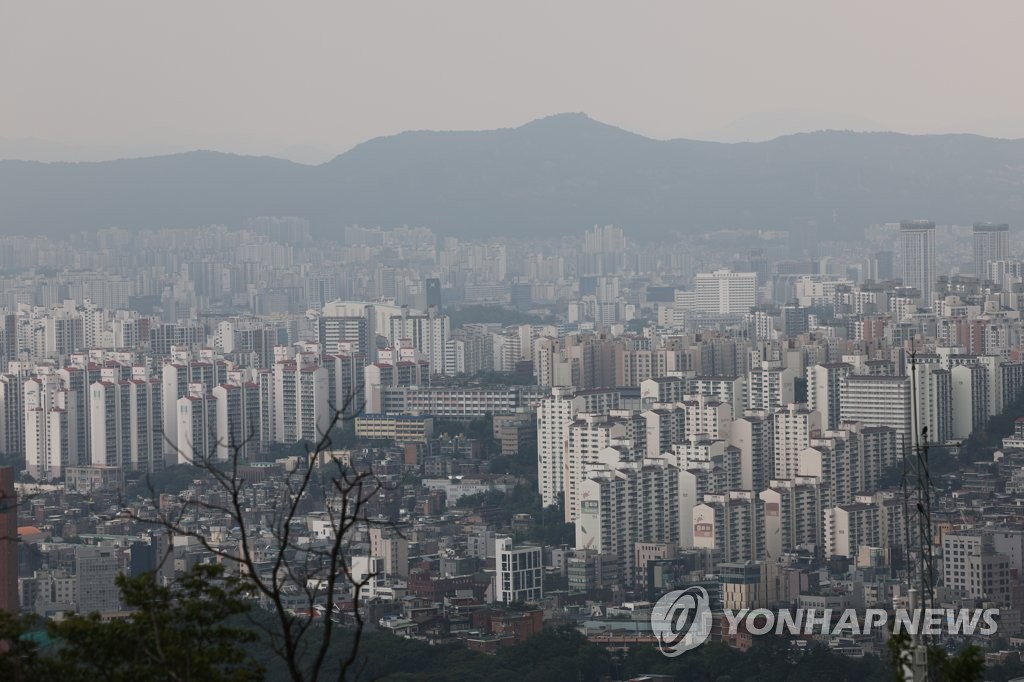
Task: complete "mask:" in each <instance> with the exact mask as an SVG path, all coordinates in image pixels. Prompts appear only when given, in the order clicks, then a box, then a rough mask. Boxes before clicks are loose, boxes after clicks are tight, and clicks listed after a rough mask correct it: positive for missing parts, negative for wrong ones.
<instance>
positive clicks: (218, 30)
mask: <svg viewBox="0 0 1024 682" xmlns="http://www.w3.org/2000/svg"><path fill="white" fill-rule="evenodd" d="M1021 26H1024V3H1021V2H1019V0H1007V1H1005V2H996V1H989V0H986V1H985V2H979V3H970V2H963V1H962V0H961V1H958V2H942V1H938V2H937V1H935V0H929V1H924V0H898V1H895V2H894V1H892V0H888V1H886V2H881V1H879V2H829V1H822V0H796V1H792V2H789V1H784V0H777V1H775V2H765V1H763V0H761V1H756V2H732V1H728V0H704V1H702V2H688V1H685V0H672V1H668V2H662V1H657V2H656V1H651V0H636V1H634V2H626V1H622V0H620V1H616V2H604V1H597V0H586V1H567V0H544V1H531V0H514V1H513V0H509V1H507V2H491V1H488V0H464V1H457V0H451V1H449V0H430V1H426V0H418V1H417V0H406V1H404V2H392V1H389V0H372V1H367V2H341V1H338V0H335V1H333V2H319V1H316V2H307V1H305V0H302V1H299V2H283V1H278V2H257V1H254V0H173V1H171V2H163V3H156V2H142V1H140V0H120V1H114V0H88V1H67V0H64V1H61V2H53V1H50V0H0V88H2V91H0V92H2V94H0V138H5V139H7V140H8V142H10V141H11V140H19V139H22V138H38V139H40V140H46V141H49V142H51V143H61V144H67V145H79V146H83V147H94V148H96V147H106V148H116V149H129V150H130V149H139V150H143V149H163V148H166V149H176V148H191V147H206V148H216V149H223V150H226V151H238V152H245V153H288V154H291V155H292V156H293V157H296V158H307V157H308V158H314V157H317V156H318V155H323V156H329V155H331V154H333V153H337V152H340V151H343V150H344V149H346V148H348V147H350V146H352V145H353V144H356V143H358V142H361V141H363V140H366V139H368V138H371V137H375V136H378V135H386V134H391V133H395V132H399V131H402V130H407V129H422V128H430V129H481V128H495V127H506V126H515V125H520V124H522V123H524V122H526V121H529V120H531V119H534V118H537V117H541V116H545V115H548V114H552V113H556V112H563V111H584V112H586V113H588V114H589V115H590V116H592V117H594V118H596V119H599V120H602V121H605V122H607V123H611V124H615V125H619V126H622V127H624V128H628V129H630V130H633V131H636V132H639V133H643V134H646V135H649V136H652V137H659V138H667V137H684V136H691V137H706V138H717V139H744V138H759V137H765V136H771V135H774V134H778V133H783V132H791V131H793V130H796V129H810V128H816V127H817V128H820V127H851V128H875V129H893V130H899V131H904V132H915V133H918V132H947V131H967V132H979V133H983V134H990V135H1001V136H1019V137H1024V88H1022V87H1021V83H1022V78H1021V76H1022V73H1021V72H1022V70H1024V60H1022V59H1021V54H1020V47H1019V41H1020V30H1021ZM300 146H311V147H314V148H316V150H315V151H311V150H302V149H299V148H297V147H300ZM71 153H72V152H70V151H69V152H68V154H69V155H70V154H71Z"/></svg>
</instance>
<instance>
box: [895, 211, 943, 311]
mask: <svg viewBox="0 0 1024 682" xmlns="http://www.w3.org/2000/svg"><path fill="white" fill-rule="evenodd" d="M900 258H901V260H902V268H903V269H902V279H903V285H904V286H908V287H913V288H915V289H917V290H918V291H919V292H920V293H921V303H922V305H923V306H924V307H925V308H930V307H931V305H932V291H933V290H934V288H935V277H936V273H935V223H933V222H931V221H930V220H904V221H902V222H900Z"/></svg>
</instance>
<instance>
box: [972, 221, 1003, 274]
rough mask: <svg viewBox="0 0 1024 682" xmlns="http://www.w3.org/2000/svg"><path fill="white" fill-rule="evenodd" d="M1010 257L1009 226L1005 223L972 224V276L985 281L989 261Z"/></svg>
mask: <svg viewBox="0 0 1024 682" xmlns="http://www.w3.org/2000/svg"><path fill="white" fill-rule="evenodd" d="M1009 255H1010V226H1009V225H1008V224H1006V223H974V276H975V277H977V278H978V279H985V277H986V274H987V264H988V263H989V261H1004V260H1006V259H1007V258H1008V257H1009Z"/></svg>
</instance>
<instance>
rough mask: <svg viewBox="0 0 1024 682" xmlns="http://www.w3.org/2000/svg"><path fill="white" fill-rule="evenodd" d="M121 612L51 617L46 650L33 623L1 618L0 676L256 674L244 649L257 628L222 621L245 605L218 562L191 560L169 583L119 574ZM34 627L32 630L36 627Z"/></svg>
mask: <svg viewBox="0 0 1024 682" xmlns="http://www.w3.org/2000/svg"><path fill="white" fill-rule="evenodd" d="M118 587H119V588H120V589H121V594H122V596H123V599H124V602H125V605H126V606H127V608H129V609H132V611H131V613H130V614H129V615H127V616H126V617H124V618H115V619H111V620H108V621H104V620H102V619H101V618H100V616H99V614H95V613H93V614H88V615H80V614H73V615H71V616H69V617H67V618H65V619H63V620H61V621H54V622H50V623H49V624H47V626H46V631H45V633H46V635H47V636H48V637H49V638H50V639H51V640H52V641H53V643H54V645H53V649H54V651H53V652H52V653H50V652H43V651H41V650H40V648H39V647H38V644H37V643H36V642H35V641H34V640H33V639H30V638H29V637H28V635H29V634H30V633H31V632H32V628H33V627H35V628H38V623H37V622H35V621H33V620H30V619H11V618H10V617H6V618H4V619H2V620H0V638H2V639H3V640H5V641H7V642H9V643H13V645H12V646H11V647H10V648H8V650H7V651H5V652H3V653H0V673H2V674H0V678H2V679H25V680H62V681H63V682H79V681H81V682H86V681H91V680H97V679H102V680H111V681H114V682H120V681H124V682H136V681H139V682H147V681H150V680H152V681H153V682H156V681H157V680H204V681H205V680H209V681H213V682H220V681H223V682H247V681H249V680H261V679H263V673H264V671H263V668H262V666H260V665H258V664H257V663H255V662H254V661H253V660H252V659H251V658H250V656H249V655H248V653H247V652H246V649H245V645H247V644H253V643H255V642H256V641H257V639H258V634H257V631H256V630H253V629H249V628H245V627H241V626H233V625H229V624H227V621H228V619H231V618H233V617H236V616H239V615H241V614H244V613H246V612H248V610H249V604H248V602H247V601H246V599H245V595H244V586H243V584H242V583H241V582H240V581H239V580H237V579H233V578H225V577H224V575H223V569H222V568H221V567H220V566H211V565H197V566H195V567H193V569H192V570H191V571H190V572H189V573H187V574H185V575H183V576H182V577H180V578H178V579H177V580H176V581H175V582H174V583H172V584H171V585H170V586H161V585H158V584H156V582H155V580H154V576H153V574H148V573H147V574H143V575H140V576H137V577H133V578H128V577H125V576H120V577H119V578H118ZM37 633H38V630H37Z"/></svg>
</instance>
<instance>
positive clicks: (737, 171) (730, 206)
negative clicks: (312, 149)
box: [0, 114, 1024, 240]
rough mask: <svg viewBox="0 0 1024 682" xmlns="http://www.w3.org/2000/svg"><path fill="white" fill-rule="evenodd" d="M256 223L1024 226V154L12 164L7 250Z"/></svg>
mask: <svg viewBox="0 0 1024 682" xmlns="http://www.w3.org/2000/svg"><path fill="white" fill-rule="evenodd" d="M259 215H297V216H303V217H306V218H309V219H310V221H311V223H312V225H313V229H314V231H315V232H316V233H317V234H319V235H322V236H333V235H336V234H338V231H339V230H340V228H341V227H343V226H345V225H350V224H361V225H383V226H394V225H402V224H409V225H423V226H427V227H430V228H433V229H434V230H436V231H437V232H439V233H441V234H451V235H457V236H466V237H469V236H488V235H493V234H502V235H519V236H524V237H531V236H533V237H540V236H548V237H553V236H560V235H564V234H579V233H580V232H581V231H582V230H583V229H585V228H587V227H589V226H591V225H593V224H596V223H615V224H617V225H620V226H622V227H624V228H626V229H627V230H628V231H629V234H630V236H631V237H634V238H638V239H655V240H656V239H659V238H664V237H665V236H667V235H668V234H670V233H674V232H680V233H683V234H686V233H698V232H705V231H710V230H716V229H726V228H744V229H753V228H762V229H789V228H792V227H795V226H799V227H803V226H805V225H807V224H808V222H814V223H816V224H817V225H818V231H819V235H820V236H821V237H822V238H833V237H843V236H845V237H847V238H849V237H850V232H849V231H850V230H851V229H855V230H858V233H859V230H860V229H861V228H863V227H864V226H866V225H868V224H871V223H878V222H889V221H895V220H899V219H900V218H904V217H927V218H930V219H933V220H936V221H938V222H955V223H964V224H966V223H970V222H973V221H974V220H978V219H995V220H999V221H1008V222H1010V223H1011V224H1016V225H1020V224H1022V223H1024V140H1001V139H991V138H985V137H979V136H975V135H903V134H898V133H853V132H841V131H824V132H815V133H801V134H797V135H789V136H784V137H780V138H777V139H774V140H770V141H767V142H744V143H733V144H727V143H718V142H699V141H693V140H668V141H659V140H652V139H649V138H646V137H643V136H641V135H636V134H634V133H630V132H628V131H625V130H622V129H619V128H615V127H613V126H609V125H605V124H603V123H600V122H597V121H594V120H592V119H590V118H588V117H586V116H585V115H583V114H559V115H556V116H550V117H547V118H543V119H539V120H536V121H532V122H530V123H527V124H526V125H523V126H520V127H518V128H508V129H499V130H488V131H480V132H430V131H415V132H406V133H401V134H398V135H394V136H391V137H382V138H376V139H373V140H370V141H368V142H365V143H363V144H361V145H358V146H357V147H354V148H353V149H351V150H350V151H348V152H346V153H344V154H342V155H340V156H338V157H336V158H335V159H333V160H331V161H329V162H327V163H324V164H321V165H318V166H306V165H302V164H297V163H293V162H290V161H284V160H281V159H275V158H271V157H254V156H238V155H233V154H223V153H218V152H204V151H196V152H186V153H182V154H172V155H168V156H155V157H147V158H138V159H124V160H117V161H102V162H83V163H38V162H30V161H0V234H49V235H62V234H67V233H69V232H75V231H80V230H92V229H97V228H103V227H111V226H117V227H122V228H126V229H140V228H157V227H195V226H198V225H205V224H213V223H222V224H226V225H228V226H232V227H237V226H240V225H241V224H242V223H243V221H244V220H245V219H246V218H249V217H253V216H259Z"/></svg>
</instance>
